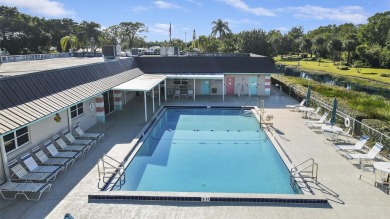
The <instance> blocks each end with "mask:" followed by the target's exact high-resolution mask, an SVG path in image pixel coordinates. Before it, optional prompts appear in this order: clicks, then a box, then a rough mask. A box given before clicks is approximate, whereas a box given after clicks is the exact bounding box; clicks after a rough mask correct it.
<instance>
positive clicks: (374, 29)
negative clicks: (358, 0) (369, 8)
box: [358, 11, 390, 47]
mask: <svg viewBox="0 0 390 219" xmlns="http://www.w3.org/2000/svg"><path fill="white" fill-rule="evenodd" d="M367 20H368V22H367V24H363V25H361V26H360V28H359V29H358V38H359V41H360V42H362V43H367V44H368V45H374V44H378V45H379V46H381V47H384V46H385V45H386V40H387V35H388V33H389V30H390V11H386V12H383V13H377V14H375V15H374V16H371V17H369V18H368V19H367Z"/></svg>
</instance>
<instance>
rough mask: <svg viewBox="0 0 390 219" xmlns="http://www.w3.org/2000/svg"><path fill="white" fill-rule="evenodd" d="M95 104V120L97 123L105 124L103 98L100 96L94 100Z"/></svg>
mask: <svg viewBox="0 0 390 219" xmlns="http://www.w3.org/2000/svg"><path fill="white" fill-rule="evenodd" d="M95 102H96V120H97V121H98V122H103V123H104V122H106V115H105V114H104V98H103V95H102V94H100V95H98V96H97V97H96V98H95Z"/></svg>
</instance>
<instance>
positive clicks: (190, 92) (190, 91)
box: [187, 89, 194, 98]
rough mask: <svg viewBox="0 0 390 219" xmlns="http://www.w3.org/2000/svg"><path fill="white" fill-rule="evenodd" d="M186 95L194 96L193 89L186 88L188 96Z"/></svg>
mask: <svg viewBox="0 0 390 219" xmlns="http://www.w3.org/2000/svg"><path fill="white" fill-rule="evenodd" d="M188 97H192V98H194V90H192V89H189V90H188V93H187V98H188Z"/></svg>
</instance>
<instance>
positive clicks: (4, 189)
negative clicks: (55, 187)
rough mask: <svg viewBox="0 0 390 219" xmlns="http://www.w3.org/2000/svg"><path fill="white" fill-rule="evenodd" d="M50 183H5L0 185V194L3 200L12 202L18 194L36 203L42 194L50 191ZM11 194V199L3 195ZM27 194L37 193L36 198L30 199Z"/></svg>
mask: <svg viewBox="0 0 390 219" xmlns="http://www.w3.org/2000/svg"><path fill="white" fill-rule="evenodd" d="M50 189H51V184H50V183H32V182H30V183H22V182H5V183H3V184H1V185H0V194H1V196H3V198H4V199H8V200H14V199H16V196H17V195H18V194H21V195H24V196H25V197H26V199H27V200H34V201H38V200H39V199H40V198H41V195H42V193H43V192H47V191H50ZM6 193H11V194H13V197H12V196H11V197H7V196H6V195H5V194H6ZM29 193H38V197H36V198H32V197H30V196H28V195H27V194H29Z"/></svg>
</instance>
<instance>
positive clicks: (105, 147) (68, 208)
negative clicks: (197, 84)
mask: <svg viewBox="0 0 390 219" xmlns="http://www.w3.org/2000/svg"><path fill="white" fill-rule="evenodd" d="M247 99H248V98H247V97H241V98H237V97H226V100H225V102H223V103H222V98H221V97H212V98H207V99H206V98H202V97H197V99H196V101H195V102H194V101H193V100H191V99H184V100H183V99H181V100H177V99H175V100H172V99H169V101H168V103H167V104H181V105H183V104H184V105H194V103H196V104H201V105H229V106H232V105H243V104H244V103H245V102H246V101H247ZM260 99H265V105H266V108H267V109H266V110H267V112H266V113H267V114H272V115H273V116H274V120H273V121H274V127H275V129H276V130H277V133H279V135H280V136H281V137H282V139H284V140H283V141H282V144H283V145H284V147H285V149H286V151H287V153H288V154H289V156H291V158H292V159H293V161H294V162H295V163H296V162H300V161H303V160H306V159H308V158H314V159H315V161H316V162H317V163H318V164H319V182H320V183H319V185H318V186H315V185H313V189H314V190H315V191H316V193H322V194H323V195H324V196H325V197H327V198H328V199H329V203H330V205H329V206H322V207H321V208H318V207H313V206H310V205H278V206H272V205H268V204H262V205H258V204H257V205H256V204H255V205H246V204H244V205H241V204H214V205H210V204H204V203H177V202H168V203H160V202H122V201H118V202H117V203H110V204H106V203H88V199H87V195H88V194H91V193H93V192H96V191H97V179H98V176H97V169H96V163H97V160H98V159H99V158H100V157H101V156H102V154H105V153H109V154H110V155H112V156H115V157H121V156H124V154H125V151H127V149H128V145H129V142H130V141H131V140H132V139H133V138H134V137H135V136H136V135H137V133H138V132H139V130H141V129H142V127H143V126H144V111H143V102H142V101H143V100H142V98H139V97H137V99H134V100H133V101H131V102H130V103H129V104H128V105H127V106H126V107H125V110H123V111H121V112H115V113H113V114H112V115H110V116H109V117H108V118H107V122H106V123H104V124H97V125H95V126H94V127H93V128H92V129H91V130H90V131H103V132H105V133H106V136H105V138H104V139H103V140H102V142H100V143H99V144H98V145H97V146H96V147H94V148H92V150H91V151H90V152H88V153H86V154H85V155H84V156H83V157H81V158H80V159H79V160H78V161H77V162H76V163H75V164H74V165H73V166H70V167H69V168H68V170H67V171H66V172H65V173H62V174H60V175H59V176H58V177H57V179H56V181H55V182H54V183H53V188H52V191H50V192H49V193H45V194H43V196H42V198H41V200H40V201H37V202H33V201H26V200H25V199H24V198H23V197H20V198H18V199H16V200H15V201H5V200H3V199H0V218H1V219H3V218H7V219H9V218H56V219H58V218H63V216H64V214H65V213H67V212H69V213H71V214H72V215H73V217H74V218H116V219H117V218H354V219H356V218H371V217H372V218H389V215H390V196H389V195H387V194H385V193H384V192H383V191H381V190H379V189H378V188H376V187H374V185H373V181H372V179H373V178H374V175H373V173H364V177H363V180H359V179H358V175H359V173H360V170H359V169H358V168H356V167H355V166H353V165H352V164H351V163H349V162H348V161H347V160H345V159H344V158H343V157H342V156H340V154H338V153H336V152H335V150H334V149H333V147H332V146H331V145H330V143H329V142H327V141H324V140H323V137H322V135H321V134H316V133H315V132H313V131H312V130H310V129H309V128H307V127H306V126H305V125H304V124H303V121H302V118H301V115H300V114H299V113H297V112H291V111H288V110H286V109H285V108H284V106H285V105H286V104H296V101H295V100H293V99H292V98H290V97H288V96H279V95H278V94H277V93H273V96H271V97H267V98H263V97H260ZM150 105H151V104H149V106H150ZM249 105H253V103H252V104H249ZM149 108H150V107H149ZM149 113H150V115H151V109H149Z"/></svg>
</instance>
